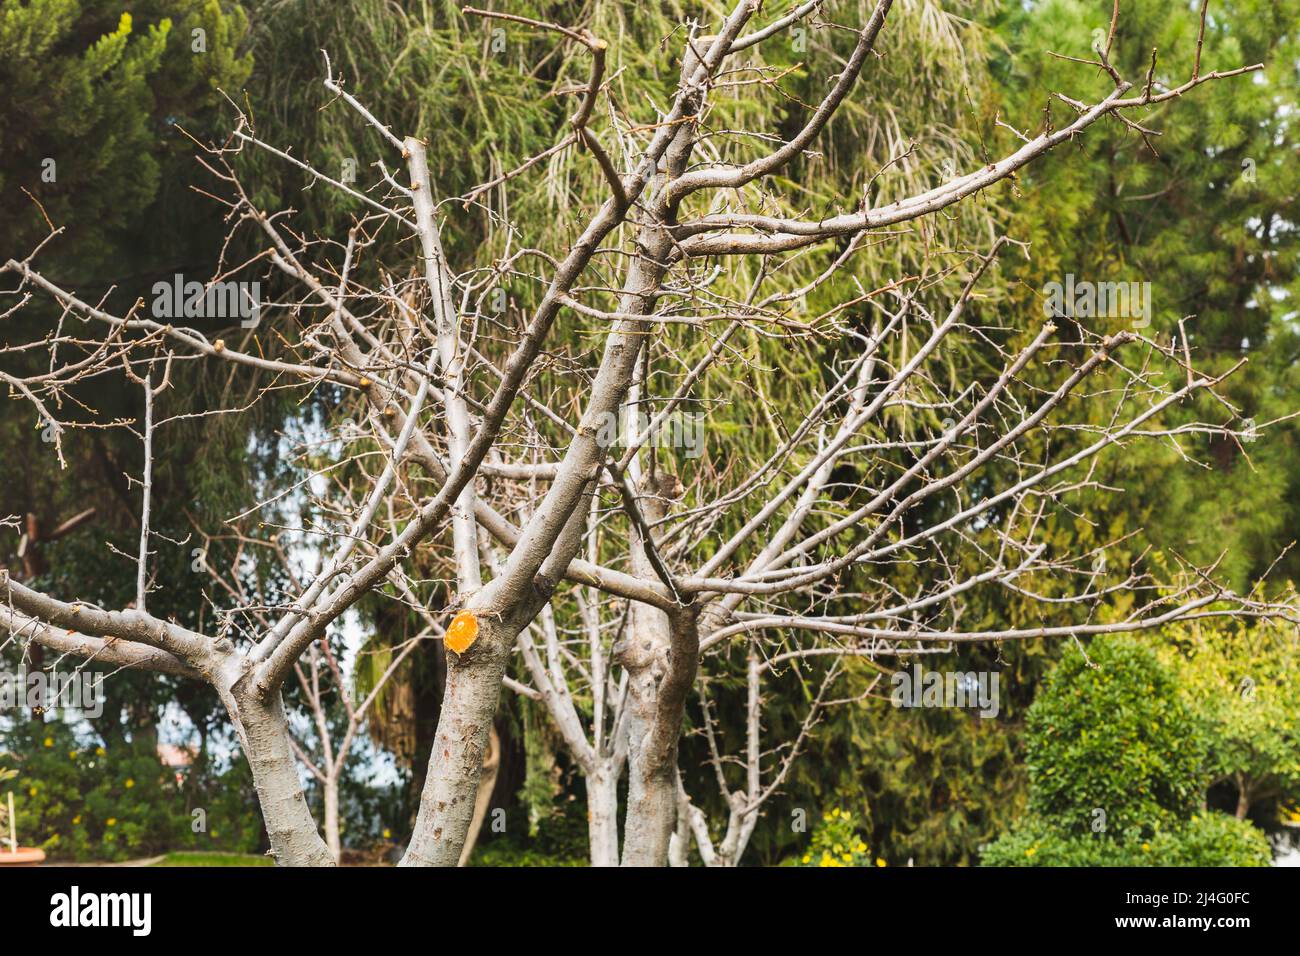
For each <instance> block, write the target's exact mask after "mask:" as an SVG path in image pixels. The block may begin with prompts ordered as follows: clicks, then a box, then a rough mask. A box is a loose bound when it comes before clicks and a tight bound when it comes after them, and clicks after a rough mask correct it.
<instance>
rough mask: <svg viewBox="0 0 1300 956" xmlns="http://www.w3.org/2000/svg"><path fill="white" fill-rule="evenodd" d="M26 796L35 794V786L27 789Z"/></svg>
mask: <svg viewBox="0 0 1300 956" xmlns="http://www.w3.org/2000/svg"><path fill="white" fill-rule="evenodd" d="M27 796H29V797H34V796H36V788H35V787H32V789H30V790H28V791H27Z"/></svg>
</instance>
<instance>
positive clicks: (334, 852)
mask: <svg viewBox="0 0 1300 956" xmlns="http://www.w3.org/2000/svg"><path fill="white" fill-rule="evenodd" d="M321 791H322V794H323V796H324V799H325V845H326V846H327V847H329V851H330V855H331V856H332V857H334V862H335V863H337V862H338V861H339V859H340V857H341V856H342V854H343V841H342V840H341V839H340V838H339V781H338V778H337V777H326V778H325V780H324V781H323V782H322V783H321Z"/></svg>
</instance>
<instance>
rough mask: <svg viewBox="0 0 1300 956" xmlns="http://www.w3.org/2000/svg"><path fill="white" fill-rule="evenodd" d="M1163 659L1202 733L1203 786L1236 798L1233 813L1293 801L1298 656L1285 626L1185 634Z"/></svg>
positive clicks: (1297, 787) (1296, 793)
mask: <svg viewBox="0 0 1300 956" xmlns="http://www.w3.org/2000/svg"><path fill="white" fill-rule="evenodd" d="M1167 639H1168V644H1167V645H1166V647H1165V648H1164V653H1165V656H1166V657H1167V659H1168V660H1169V661H1170V663H1171V665H1172V666H1175V667H1177V668H1178V669H1179V673H1180V683H1181V686H1182V688H1183V691H1184V695H1185V697H1186V699H1187V702H1188V706H1189V707H1191V708H1192V710H1193V711H1194V712H1195V713H1196V714H1197V716H1198V718H1199V719H1200V721H1201V722H1202V723H1203V724H1204V725H1205V726H1206V727H1207V729H1208V735H1209V754H1208V757H1209V767H1208V776H1209V783H1210V785H1211V786H1213V785H1216V784H1226V785H1228V786H1229V787H1231V789H1232V790H1234V791H1235V792H1236V796H1237V809H1238V812H1239V813H1242V814H1244V813H1245V812H1247V811H1248V810H1249V808H1250V806H1251V805H1252V804H1255V803H1259V802H1261V801H1267V802H1268V803H1269V804H1270V805H1271V806H1272V807H1274V808H1280V807H1284V806H1285V805H1286V804H1287V803H1289V802H1294V801H1295V800H1296V799H1297V798H1300V655H1297V653H1296V651H1297V647H1296V632H1295V629H1294V628H1293V627H1290V626H1278V625H1270V624H1267V623H1259V624H1251V625H1247V624H1236V623H1232V624H1224V625H1220V626H1217V627H1206V626H1203V625H1201V626H1195V625H1193V626H1186V627H1181V628H1176V629H1172V630H1171V631H1170V633H1169V634H1168V635H1167Z"/></svg>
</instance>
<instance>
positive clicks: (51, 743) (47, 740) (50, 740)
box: [45, 737, 54, 747]
mask: <svg viewBox="0 0 1300 956" xmlns="http://www.w3.org/2000/svg"><path fill="white" fill-rule="evenodd" d="M45 746H47V747H53V746H54V738H53V737H46V738H45Z"/></svg>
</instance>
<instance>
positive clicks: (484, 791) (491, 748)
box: [457, 727, 501, 866]
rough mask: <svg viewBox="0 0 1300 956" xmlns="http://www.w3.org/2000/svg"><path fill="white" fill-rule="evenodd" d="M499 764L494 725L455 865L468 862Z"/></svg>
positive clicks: (499, 745)
mask: <svg viewBox="0 0 1300 956" xmlns="http://www.w3.org/2000/svg"><path fill="white" fill-rule="evenodd" d="M500 766H501V738H500V736H498V735H497V730H496V728H495V727H493V728H492V730H491V732H490V733H489V734H488V749H487V755H486V756H485V757H484V758H483V771H482V773H481V774H480V775H479V778H478V794H477V796H475V798H474V816H473V818H472V819H471V820H470V824H469V836H468V838H467V839H466V840H465V846H464V848H463V849H462V850H461V851H460V859H459V860H458V861H457V866H465V865H467V864H468V863H469V858H470V854H472V853H473V852H474V844H476V843H478V837H479V834H480V833H482V832H483V820H484V819H485V818H486V817H487V812H488V806H489V804H491V802H492V790H493V788H494V787H495V786H496V783H497V770H498V769H499V768H500Z"/></svg>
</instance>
